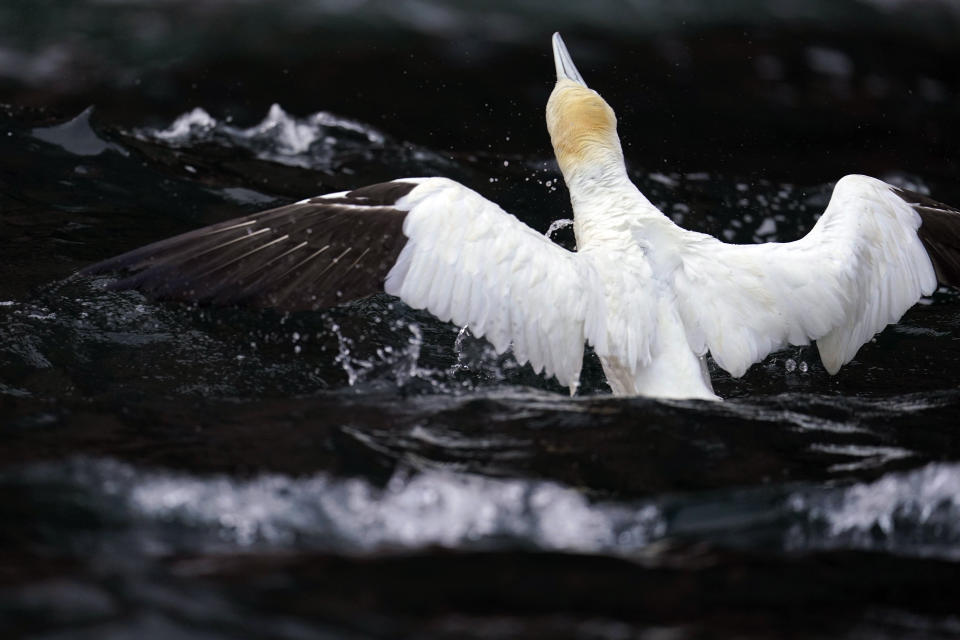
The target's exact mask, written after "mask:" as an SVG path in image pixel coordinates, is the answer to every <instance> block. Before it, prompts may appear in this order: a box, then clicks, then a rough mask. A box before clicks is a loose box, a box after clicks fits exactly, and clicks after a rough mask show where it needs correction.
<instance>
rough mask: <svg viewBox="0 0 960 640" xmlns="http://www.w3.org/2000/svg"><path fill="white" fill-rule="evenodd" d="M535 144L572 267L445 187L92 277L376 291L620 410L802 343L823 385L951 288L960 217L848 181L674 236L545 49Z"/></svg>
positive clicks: (238, 288)
mask: <svg viewBox="0 0 960 640" xmlns="http://www.w3.org/2000/svg"><path fill="white" fill-rule="evenodd" d="M553 57H554V63H555V66H556V74H557V83H556V86H555V87H554V89H553V91H552V93H551V94H550V98H549V100H548V102H547V108H546V120H547V129H548V130H549V132H550V139H551V141H552V143H553V149H554V152H555V154H556V158H557V163H558V164H559V166H560V170H561V172H562V173H563V178H564V180H565V181H566V184H567V188H568V189H569V192H570V201H571V203H572V206H573V214H574V233H575V235H576V242H577V251H576V252H571V251H567V250H566V249H563V248H561V247H560V246H558V245H556V244H554V243H553V242H551V241H550V240H549V239H548V238H546V237H545V236H543V235H542V234H540V233H538V232H536V231H534V230H533V229H531V228H530V227H528V226H527V225H525V224H524V223H522V222H520V221H519V220H518V219H517V218H515V217H514V216H512V215H510V214H508V213H506V212H505V211H503V210H502V209H501V208H500V207H499V206H497V205H496V204H494V203H493V202H490V201H489V200H487V199H485V198H484V197H483V196H481V195H479V194H478V193H476V192H475V191H473V190H471V189H468V188H467V187H465V186H463V185H461V184H459V183H457V182H454V181H453V180H449V179H447V178H442V177H433V178H402V179H399V180H394V181H392V182H386V183H382V184H375V185H372V186H366V187H362V188H358V189H354V190H352V191H344V192H340V193H331V194H327V195H322V196H317V197H313V198H308V199H306V200H301V201H300V202H297V203H295V204H291V205H287V206H283V207H280V208H277V209H272V210H270V211H264V212H261V213H256V214H253V215H248V216H245V217H242V218H237V219H235V220H230V221H227V222H222V223H220V224H215V225H212V226H209V227H205V228H203V229H198V230H196V231H191V232H188V233H185V234H183V235H179V236H176V237H173V238H169V239H167V240H162V241H160V242H156V243H154V244H151V245H148V246H146V247H143V248H140V249H135V250H133V251H130V252H128V253H125V254H123V255H120V256H118V257H115V258H112V259H109V260H106V261H104V262H100V263H98V264H95V265H92V266H90V267H88V268H86V269H85V270H84V272H85V273H88V274H92V273H100V272H108V271H114V270H124V271H126V272H127V273H128V275H127V276H126V277H124V278H123V279H121V280H119V281H117V282H116V283H114V284H113V285H112V288H115V289H124V288H137V289H140V290H142V291H143V292H145V293H146V294H148V295H151V296H153V297H158V298H169V299H178V300H190V301H199V302H204V303H211V304H232V303H247V304H251V305H255V306H262V307H275V308H278V309H282V310H289V311H294V310H305V309H319V308H323V307H329V306H332V305H336V304H338V303H341V302H346V301H348V300H353V299H356V298H359V297H362V296H367V295H370V294H373V293H376V292H384V291H385V292H386V293H388V294H391V295H394V296H397V297H399V298H400V299H401V300H403V301H404V302H405V303H406V304H408V305H410V306H411V307H414V308H417V309H427V310H429V311H430V312H431V313H432V314H433V315H435V316H436V317H438V318H439V319H441V320H443V321H452V322H454V323H456V324H457V325H461V326H462V325H469V327H470V329H471V331H472V332H473V333H474V334H475V335H477V336H483V337H485V338H486V339H487V340H488V341H489V342H490V343H491V344H492V345H493V347H494V348H495V349H496V351H497V352H498V353H502V352H503V351H505V350H507V349H508V348H510V347H511V346H512V348H513V352H514V355H515V356H516V359H517V360H518V361H519V362H520V363H521V364H522V363H524V362H529V363H530V365H531V366H532V367H533V369H534V370H536V371H537V372H538V373H539V372H543V373H544V375H546V376H548V377H549V376H554V377H556V379H557V380H558V381H559V382H560V383H561V384H563V385H566V386H568V387H569V388H570V392H571V394H573V393H574V392H575V390H576V388H577V385H578V381H579V378H580V369H581V365H582V362H583V350H584V343H585V342H589V343H590V344H591V345H592V346H593V348H594V350H595V351H596V353H597V355H598V356H599V357H600V361H601V363H602V364H603V370H604V373H605V374H606V377H607V381H608V383H609V385H610V388H611V389H612V390H613V393H614V394H615V395H644V396H656V397H664V398H702V399H710V400H715V399H719V398H718V396H716V395H715V394H714V392H713V387H712V384H711V381H710V376H709V373H708V370H707V363H706V355H707V353H708V352H709V353H710V354H711V355H712V356H713V358H714V360H715V361H716V363H717V364H718V365H719V366H720V367H721V368H723V369H725V370H726V371H728V372H729V373H730V374H731V375H733V376H735V377H739V376H741V375H743V374H744V372H746V370H747V368H748V367H749V366H750V365H751V364H753V363H755V362H757V361H759V360H761V359H762V358H764V357H765V356H766V355H767V354H769V353H771V352H772V351H774V350H777V349H780V348H783V347H786V346H787V345H805V344H809V343H810V341H811V340H816V342H817V346H818V348H819V351H820V357H821V360H822V361H823V364H824V366H825V367H826V369H827V371H829V372H830V373H831V374H835V373H837V371H838V370H839V369H840V367H841V366H842V365H844V364H846V363H847V362H849V361H850V360H851V359H852V358H853V357H854V355H855V354H856V353H857V350H858V349H859V348H860V347H861V345H863V344H864V343H865V342H867V341H868V340H869V339H870V338H871V337H873V335H874V334H876V333H877V332H879V331H881V330H882V329H883V328H884V327H885V326H886V325H888V324H890V323H895V322H897V321H898V320H899V319H900V317H901V316H902V315H903V314H904V313H905V312H906V311H907V309H909V308H910V307H911V306H913V305H914V304H915V303H916V302H917V301H918V300H919V299H920V297H921V296H925V295H930V294H932V293H933V292H934V290H935V289H936V288H937V284H938V281H939V282H940V283H944V284H948V285H953V286H956V285H958V284H960V211H958V210H956V209H952V208H950V207H947V206H945V205H942V204H939V203H936V202H934V201H932V200H929V199H928V198H926V197H924V196H921V195H919V194H916V193H913V192H910V191H906V190H903V189H898V188H896V187H893V186H890V185H888V184H886V183H884V182H881V181H880V180H877V179H874V178H870V177H867V176H860V175H848V176H846V177H844V178H842V179H841V180H840V181H839V182H837V184H836V187H835V188H834V191H833V195H832V197H831V199H830V202H829V204H828V206H827V208H826V211H825V212H824V214H823V216H822V217H821V218H820V219H819V221H818V222H817V224H816V225H815V226H814V227H813V229H812V230H811V231H810V232H809V233H808V234H807V235H806V236H805V237H803V238H801V239H799V240H796V241H794V242H788V243H768V244H759V245H732V244H726V243H723V242H721V241H719V240H717V239H716V238H714V237H712V236H709V235H705V234H703V233H696V232H692V231H687V230H685V229H683V228H681V227H679V226H677V225H676V224H674V223H673V222H672V221H671V220H670V219H669V218H668V217H667V216H665V215H664V214H663V213H662V212H661V211H659V210H658V209H657V208H656V207H655V206H654V205H653V204H651V203H650V201H649V200H647V198H646V197H644V195H643V194H642V193H640V191H639V190H638V189H637V188H636V187H635V186H634V185H633V183H632V182H631V181H630V179H629V178H628V176H627V170H626V167H625V165H624V157H623V151H622V150H621V147H620V139H619V137H618V135H617V120H616V117H615V115H614V112H613V109H611V108H610V106H609V105H608V104H607V103H606V102H605V101H604V99H603V98H601V97H600V94H598V93H597V92H596V91H594V90H592V89H590V88H588V87H587V84H586V82H584V80H583V77H582V76H581V75H580V73H579V71H577V68H576V66H574V64H573V60H572V59H571V57H570V54H569V52H568V51H567V48H566V46H565V45H564V43H563V40H562V39H561V38H560V35H559V34H554V36H553Z"/></svg>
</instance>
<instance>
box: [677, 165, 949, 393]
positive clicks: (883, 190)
mask: <svg viewBox="0 0 960 640" xmlns="http://www.w3.org/2000/svg"><path fill="white" fill-rule="evenodd" d="M920 222H921V220H920V216H919V215H918V214H917V213H916V212H915V211H914V210H913V209H912V208H911V207H910V206H909V205H908V204H906V203H905V202H904V201H903V200H902V199H901V198H899V197H898V196H897V195H896V194H894V193H893V191H892V190H891V187H890V186H889V185H887V184H886V183H884V182H882V181H880V180H876V179H874V178H869V177H866V176H858V175H851V176H846V177H844V178H843V179H841V180H840V181H839V182H838V183H837V185H836V187H835V188H834V191H833V195H832V197H831V199H830V203H829V205H828V206H827V209H826V211H825V212H824V214H823V216H822V217H821V218H820V220H819V221H818V222H817V224H816V225H815V226H814V228H813V229H812V230H811V231H810V233H808V234H807V235H806V236H805V237H803V238H801V239H800V240H797V241H795V242H789V243H782V244H781V243H769V244H761V245H730V244H725V243H723V242H720V241H719V240H716V239H715V238H712V237H710V236H706V235H703V234H694V233H688V234H687V235H686V237H685V239H684V242H683V244H682V247H681V249H680V250H681V252H682V255H683V265H682V267H681V268H680V269H678V271H677V274H676V280H675V287H676V291H677V295H678V299H679V302H680V305H681V313H682V315H683V318H684V324H685V325H686V330H687V337H688V340H689V341H690V344H691V346H692V347H693V348H694V349H695V350H699V353H701V354H702V353H704V352H705V351H706V350H709V351H710V353H711V354H712V355H713V357H714V359H715V360H716V362H717V364H719V365H720V366H721V367H723V368H724V369H726V370H727V371H729V372H730V373H731V374H732V375H734V376H740V375H743V373H744V372H745V371H746V370H747V368H748V367H749V366H750V365H751V364H752V363H754V362H757V361H758V360H761V359H762V358H763V357H765V356H766V355H767V354H769V353H770V352H771V351H774V350H776V349H779V348H782V347H785V346H787V345H788V344H793V345H802V344H808V343H809V342H810V341H811V340H817V346H818V348H819V350H820V357H821V359H822V361H823V364H824V366H825V367H826V369H827V371H829V372H830V373H836V372H837V371H838V370H839V369H840V367H841V366H843V365H844V364H846V363H847V362H849V361H850V360H851V359H852V358H853V357H854V355H856V353H857V351H858V350H859V348H860V347H861V346H862V345H863V344H864V343H865V342H867V341H868V340H870V338H872V337H873V336H874V335H875V334H876V333H878V332H879V331H881V330H882V329H883V328H884V327H885V326H886V325H888V324H891V323H894V322H897V321H898V320H899V319H900V318H901V316H903V314H904V313H905V312H906V311H907V309H909V308H910V307H911V306H913V305H914V304H915V303H916V302H917V300H919V299H920V297H921V296H924V295H930V294H931V293H933V291H934V290H935V289H936V286H937V279H936V276H935V274H934V269H933V265H932V264H931V262H930V258H929V257H928V255H927V252H926V250H925V249H924V247H923V244H922V243H921V241H920V239H919V237H918V236H917V229H918V228H919V226H920Z"/></svg>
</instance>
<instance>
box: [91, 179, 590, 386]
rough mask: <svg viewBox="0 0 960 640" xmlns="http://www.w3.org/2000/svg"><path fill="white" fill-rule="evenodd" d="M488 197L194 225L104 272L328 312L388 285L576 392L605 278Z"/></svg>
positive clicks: (444, 193)
mask: <svg viewBox="0 0 960 640" xmlns="http://www.w3.org/2000/svg"><path fill="white" fill-rule="evenodd" d="M591 264H592V263H590V262H589V261H587V260H584V259H581V258H580V257H579V256H577V255H576V254H574V253H571V252H569V251H567V250H565V249H563V248H562V247H560V246H558V245H556V244H554V243H552V242H551V241H550V240H548V239H547V238H545V237H544V236H543V235H541V234H539V233H537V232H536V231H534V230H533V229H531V228H530V227H528V226H526V225H525V224H523V223H522V222H520V221H519V220H517V219H516V218H515V217H514V216H512V215H509V214H507V213H506V212H504V211H503V210H502V209H501V208H500V207H498V206H497V205H496V204H494V203H492V202H490V201H489V200H487V199H485V198H483V197H482V196H480V195H479V194H477V193H476V192H474V191H472V190H470V189H468V188H466V187H464V186H463V185H460V184H458V183H456V182H454V181H452V180H447V179H445V178H413V179H402V180H396V181H393V182H387V183H383V184H377V185H372V186H369V187H364V188H361V189H356V190H354V191H350V192H343V193H335V194H329V195H325V196H320V197H316V198H309V199H307V200H303V201H301V202H298V203H296V204H291V205H288V206H285V207H280V208H278V209H273V210H270V211H264V212H261V213H257V214H253V215H250V216H246V217H243V218H237V219H235V220H230V221H227V222H223V223H220V224H216V225H212V226H210V227H205V228H203V229H198V230H196V231H191V232H189V233H185V234H183V235H180V236H176V237H173V238H169V239H167V240H162V241H160V242H157V243H154V244H151V245H148V246H146V247H142V248H140V249H135V250H133V251H130V252H129V253H125V254H123V255H121V256H118V257H116V258H112V259H109V260H106V261H104V262H101V263H98V264H95V265H92V266H91V267H88V268H86V269H84V270H83V273H88V274H89V273H102V272H107V271H126V272H127V273H128V275H126V277H123V278H122V279H120V280H119V281H117V282H116V283H115V284H113V285H112V287H113V288H116V289H126V288H136V289H140V290H141V291H143V292H144V293H146V294H148V295H150V296H153V297H157V298H164V299H175V300H186V301H198V302H204V303H211V304H232V303H246V304H252V305H254V306H262V307H275V308H278V309H281V310H290V311H294V310H303V309H319V308H324V307H329V306H332V305H335V304H337V303H340V302H346V301H348V300H352V299H355V298H359V297H363V296H366V295H369V294H372V293H375V292H378V291H386V292H387V293H390V294H393V295H396V296H398V297H400V298H401V299H402V300H403V301H404V302H406V303H407V304H409V305H410V306H412V307H415V308H420V309H427V310H429V311H430V312H431V313H433V314H434V315H435V316H437V317H438V318H440V319H441V320H445V321H446V320H452V321H453V322H455V323H457V324H461V325H462V324H469V325H470V328H471V331H473V333H474V334H475V335H479V336H484V337H486V338H487V340H489V341H490V342H491V343H492V344H493V346H494V348H495V349H496V350H497V351H498V352H502V351H505V350H506V349H507V348H509V347H510V346H511V344H512V345H513V350H514V355H515V356H516V358H517V359H518V360H519V361H520V362H521V363H523V362H530V364H531V365H532V366H533V368H534V369H535V370H536V371H538V372H540V371H543V372H545V373H546V374H547V375H548V376H551V375H552V376H556V378H557V379H558V380H559V381H560V382H561V383H562V384H564V385H567V386H571V388H573V387H575V386H576V384H577V382H578V380H579V377H580V367H581V364H582V361H583V343H584V336H585V329H586V328H589V327H588V325H589V323H596V322H599V318H600V317H601V316H600V315H598V313H599V310H598V305H591V304H590V303H589V301H590V299H591V298H593V297H594V296H592V295H591V292H592V291H593V290H594V287H595V280H596V277H595V275H594V273H595V270H594V269H593V267H592V266H591Z"/></svg>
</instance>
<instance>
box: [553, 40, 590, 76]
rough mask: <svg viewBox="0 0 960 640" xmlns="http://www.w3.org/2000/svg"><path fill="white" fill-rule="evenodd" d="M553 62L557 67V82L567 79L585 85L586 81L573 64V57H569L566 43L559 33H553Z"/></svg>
mask: <svg viewBox="0 0 960 640" xmlns="http://www.w3.org/2000/svg"><path fill="white" fill-rule="evenodd" d="M553 63H554V64H555V65H556V67H557V81H558V82H559V81H560V80H563V79H567V80H573V81H574V82H576V83H578V84H582V85H583V86H587V83H586V82H584V81H583V76H581V75H580V72H579V71H577V67H576V65H574V64H573V58H571V57H570V52H569V51H567V45H565V44H563V38H561V37H560V34H559V33H555V34H553Z"/></svg>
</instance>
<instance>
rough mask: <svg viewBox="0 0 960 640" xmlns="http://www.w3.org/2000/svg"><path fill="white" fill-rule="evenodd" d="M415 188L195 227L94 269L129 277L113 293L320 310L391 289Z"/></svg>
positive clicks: (395, 186)
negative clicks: (401, 205)
mask: <svg viewBox="0 0 960 640" xmlns="http://www.w3.org/2000/svg"><path fill="white" fill-rule="evenodd" d="M415 186H416V184H414V183H410V182H387V183H382V184H375V185H371V186H368V187H363V188H361V189H356V190H354V191H351V192H349V193H347V194H345V195H343V196H339V197H333V198H323V197H318V198H312V199H310V200H308V201H306V202H303V203H298V204H291V205H287V206H284V207H279V208H277V209H271V210H269V211H262V212H260V213H255V214H252V215H249V216H244V217H242V218H236V219H234V220H228V221H226V222H221V223H219V224H215V225H211V226H209V227H204V228H202V229H197V230H195V231H190V232H188V233H184V234H182V235H179V236H175V237H173V238H168V239H166V240H161V241H159V242H155V243H153V244H150V245H147V246H145V247H141V248H139V249H134V250H133V251H130V252H128V253H125V254H123V255H120V256H117V257H115V258H110V259H108V260H105V261H103V262H99V263H97V264H94V265H92V266H90V267H87V268H86V269H84V270H83V271H81V273H84V274H94V273H105V272H110V271H123V272H126V273H129V274H130V275H128V276H127V277H124V278H122V279H120V280H118V281H117V282H115V283H114V284H112V285H111V288H112V289H139V290H141V291H143V292H144V293H145V294H147V295H149V296H151V297H154V298H163V299H171V300H183V301H197V302H204V303H210V304H232V303H245V304H250V305H254V306H259V307H274V308H277V309H280V310H284V311H300V310H306V309H320V308H323V307H329V306H333V305H335V304H338V303H341V302H346V301H348V300H353V299H356V298H360V297H363V296H366V295H370V294H372V293H376V292H378V291H383V282H384V279H385V278H386V275H387V273H388V272H389V271H390V269H391V267H393V265H394V263H395V262H396V259H397V256H398V255H399V253H400V251H401V250H402V249H403V246H404V244H405V243H406V240H407V239H406V237H405V236H404V235H403V230H402V227H403V220H404V217H405V216H406V213H407V212H406V211H401V210H399V209H396V208H394V207H393V205H394V204H395V203H396V202H397V200H399V199H400V198H402V197H403V196H405V195H406V194H408V193H409V192H410V191H411V190H412V189H413V188H414V187H415Z"/></svg>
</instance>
